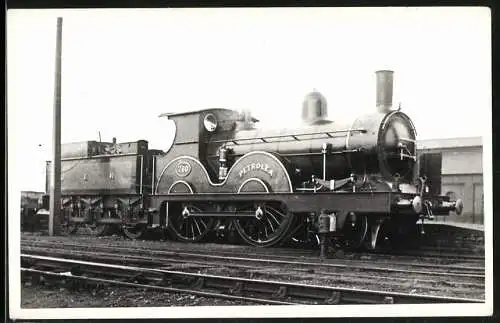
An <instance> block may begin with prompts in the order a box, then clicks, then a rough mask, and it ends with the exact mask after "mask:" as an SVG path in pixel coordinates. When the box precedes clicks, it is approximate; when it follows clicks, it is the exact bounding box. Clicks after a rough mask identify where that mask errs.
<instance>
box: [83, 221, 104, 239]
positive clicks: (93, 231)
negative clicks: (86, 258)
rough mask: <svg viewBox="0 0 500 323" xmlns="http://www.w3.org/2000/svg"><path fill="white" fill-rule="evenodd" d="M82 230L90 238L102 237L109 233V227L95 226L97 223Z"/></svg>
mask: <svg viewBox="0 0 500 323" xmlns="http://www.w3.org/2000/svg"><path fill="white" fill-rule="evenodd" d="M84 228H85V231H86V232H87V233H88V234H90V235H91V236H104V235H107V234H108V232H109V225H106V224H97V223H92V224H86V225H85V226H84Z"/></svg>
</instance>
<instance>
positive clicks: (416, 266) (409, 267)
mask: <svg viewBox="0 0 500 323" xmlns="http://www.w3.org/2000/svg"><path fill="white" fill-rule="evenodd" d="M21 246H22V248H23V249H24V250H26V248H37V250H38V251H40V252H41V251H43V249H44V248H47V249H49V250H51V251H52V252H53V251H54V250H56V249H59V251H60V252H67V250H68V249H71V248H74V249H73V251H72V252H73V254H74V253H75V252H79V251H81V250H82V249H87V250H90V251H92V252H94V253H95V252H102V251H104V252H106V251H108V252H112V253H114V252H117V251H119V252H121V253H122V254H125V255H141V254H142V255H144V254H145V253H147V254H149V255H150V256H151V257H168V259H169V260H172V259H177V260H179V261H188V260H191V261H193V260H198V261H211V260H212V261H223V262H226V261H231V262H251V263H259V264H269V265H290V266H315V267H330V268H346V267H349V268H350V269H360V270H372V271H387V272H391V271H392V272H404V273H409V274H412V273H413V274H424V275H443V274H444V275H448V276H455V277H471V278H484V270H485V268H484V266H481V265H480V264H475V263H470V264H469V265H468V266H466V265H464V263H463V262H462V263H461V264H460V265H452V264H445V265H443V264H435V263H415V262H407V261H398V260H394V259H392V260H388V259H372V260H353V259H331V260H323V261H322V260H320V259H318V258H317V257H300V258H297V257H287V256H279V257H276V256H275V255H258V258H257V257H255V256H256V255H249V254H248V253H245V257H241V255H240V254H239V253H231V252H220V251H218V250H217V251H215V250H214V251H213V252H212V254H206V253H200V252H181V251H176V250H175V251H172V250H152V249H143V248H137V247H120V246H109V245H108V246H103V245H90V244H87V245H85V244H80V243H57V244H53V243H37V244H36V245H33V244H27V243H22V245H21ZM374 261H376V263H377V264H379V265H380V264H382V265H385V267H379V266H373V264H374ZM367 265H370V268H367ZM387 266H390V267H387ZM430 270H431V271H430Z"/></svg>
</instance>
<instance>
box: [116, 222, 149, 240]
mask: <svg viewBox="0 0 500 323" xmlns="http://www.w3.org/2000/svg"><path fill="white" fill-rule="evenodd" d="M122 230H123V234H125V236H126V237H127V238H129V239H132V240H135V239H139V238H141V237H142V236H143V235H144V234H145V233H146V231H147V228H146V225H144V224H136V225H126V224H125V225H123V226H122Z"/></svg>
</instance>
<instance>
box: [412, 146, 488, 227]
mask: <svg viewBox="0 0 500 323" xmlns="http://www.w3.org/2000/svg"><path fill="white" fill-rule="evenodd" d="M417 147H418V151H419V153H420V154H421V153H440V154H441V158H442V159H441V165H442V177H441V194H443V195H449V196H450V197H452V198H460V199H462V200H463V201H464V210H463V214H462V215H461V216H456V215H454V214H452V215H451V216H450V217H448V218H445V217H439V219H438V220H441V221H457V222H469V223H479V224H483V213H484V197H483V144H482V138H481V137H465V138H448V139H431V140H420V141H419V142H418V145H417Z"/></svg>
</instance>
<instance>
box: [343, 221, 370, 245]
mask: <svg viewBox="0 0 500 323" xmlns="http://www.w3.org/2000/svg"><path fill="white" fill-rule="evenodd" d="M342 231H343V232H342V233H343V236H344V239H343V243H344V247H345V248H346V249H348V250H356V249H359V248H361V246H362V245H363V242H364V240H365V238H366V234H367V232H368V218H367V216H366V215H363V214H356V213H354V212H349V214H348V215H347V217H346V220H345V223H344V227H343V230H342Z"/></svg>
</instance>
